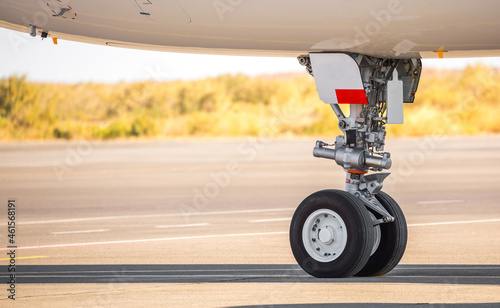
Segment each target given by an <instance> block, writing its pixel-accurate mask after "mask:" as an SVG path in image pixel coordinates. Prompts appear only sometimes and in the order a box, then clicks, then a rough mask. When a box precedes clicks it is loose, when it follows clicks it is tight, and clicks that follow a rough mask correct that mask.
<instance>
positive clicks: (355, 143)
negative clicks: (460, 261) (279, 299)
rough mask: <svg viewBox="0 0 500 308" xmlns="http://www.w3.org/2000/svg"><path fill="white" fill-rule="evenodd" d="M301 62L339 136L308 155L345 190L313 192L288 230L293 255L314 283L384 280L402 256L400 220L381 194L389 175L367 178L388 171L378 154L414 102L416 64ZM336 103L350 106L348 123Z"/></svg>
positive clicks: (338, 56)
mask: <svg viewBox="0 0 500 308" xmlns="http://www.w3.org/2000/svg"><path fill="white" fill-rule="evenodd" d="M299 62H300V63H301V64H302V65H305V66H306V68H307V71H308V72H309V73H310V74H311V75H313V76H314V79H315V82H316V87H317V90H318V94H319V96H320V98H321V100H323V101H324V102H325V103H328V104H330V105H331V107H332V109H333V111H334V112H335V114H336V115H337V117H338V120H339V128H340V129H341V130H342V132H343V133H344V135H341V136H338V137H337V138H336V141H335V144H334V145H328V144H326V143H324V142H322V141H317V142H316V146H315V147H314V150H313V155H314V156H315V157H322V158H327V159H331V160H334V161H335V162H336V163H337V164H338V165H340V166H342V167H343V168H344V170H345V171H346V183H345V191H340V190H323V191H319V192H316V193H313V194H312V195H310V196H309V197H307V198H306V199H304V201H302V203H301V204H300V205H299V207H298V208H297V210H296V211H295V214H294V216H293V218H292V222H291V225H290V244H291V247H292V252H293V255H294V257H295V259H296V260H297V262H298V263H299V265H300V266H301V267H302V268H303V269H304V270H305V271H306V272H307V273H309V274H311V275H313V276H315V277H348V276H352V275H357V276H376V275H383V274H385V273H387V272H389V271H390V270H392V269H393V268H394V267H395V266H396V265H397V264H398V262H399V261H400V260H401V258H402V256H403V253H404V251H405V248H406V240H407V229H406V221H405V218H404V215H403V212H402V211H401V209H400V207H399V206H398V204H397V203H396V201H394V199H392V198H391V197H390V196H389V195H387V194H386V193H384V192H382V191H381V189H382V187H383V181H384V180H385V179H386V178H387V176H388V175H389V173H374V174H370V175H368V174H367V173H368V171H375V172H378V171H382V170H384V169H389V168H390V167H391V166H392V161H391V158H390V153H388V152H383V151H384V145H385V135H386V132H385V125H386V124H396V123H398V124H400V123H402V122H403V113H402V110H403V108H402V105H403V102H413V99H414V96H415V92H416V90H417V86H418V81H419V78H420V73H421V67H422V66H421V62H420V60H418V59H406V60H399V59H379V58H373V57H369V56H364V55H354V54H342V53H317V54H316V53H312V54H310V55H309V56H300V57H299ZM339 103H347V104H350V110H351V114H350V115H349V117H345V116H344V114H343V112H342V110H341V109H340V108H339V106H338V104H339ZM330 146H334V148H330Z"/></svg>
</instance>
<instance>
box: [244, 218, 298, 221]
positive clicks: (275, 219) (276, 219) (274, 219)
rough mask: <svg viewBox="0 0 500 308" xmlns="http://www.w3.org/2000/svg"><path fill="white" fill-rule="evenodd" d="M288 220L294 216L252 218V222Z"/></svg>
mask: <svg viewBox="0 0 500 308" xmlns="http://www.w3.org/2000/svg"><path fill="white" fill-rule="evenodd" d="M286 220H292V218H291V217H287V218H272V219H258V220H250V222H272V221H286Z"/></svg>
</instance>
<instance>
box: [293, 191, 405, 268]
mask: <svg viewBox="0 0 500 308" xmlns="http://www.w3.org/2000/svg"><path fill="white" fill-rule="evenodd" d="M376 198H377V200H379V202H380V203H381V204H382V205H383V206H384V208H385V209H386V210H387V212H389V213H390V214H391V215H392V216H393V217H394V221H393V222H390V223H384V224H377V220H376V219H375V215H374V214H373V213H371V212H370V211H368V209H367V207H366V206H365V205H364V204H363V202H362V201H361V200H359V199H358V198H356V197H354V196H353V195H351V194H350V193H348V192H345V191H341V190H323V191H318V192H316V193H314V194H312V195H310V196H309V197H307V198H306V199H304V201H302V203H301V204H300V205H299V207H298V208H297V210H296V211H295V214H294V215H293V218H292V222H291V225H290V245H291V247H292V252H293V255H294V257H295V259H296V260H297V263H298V264H299V265H300V266H301V267H302V269H304V271H306V272H307V273H309V274H310V275H312V276H315V277H320V278H342V277H349V276H353V275H356V276H378V275H383V274H385V273H387V272H389V271H390V270H392V269H393V268H394V267H395V266H396V265H397V264H398V262H399V261H400V260H401V258H402V256H403V253H404V250H405V248H406V240H407V230H406V221H405V218H404V215H403V212H402V211H401V209H400V208H399V206H398V204H397V203H396V202H395V201H394V199H392V198H391V197H390V196H389V195H387V194H386V193H384V192H379V194H378V195H377V196H376Z"/></svg>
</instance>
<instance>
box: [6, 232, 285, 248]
mask: <svg viewBox="0 0 500 308" xmlns="http://www.w3.org/2000/svg"><path fill="white" fill-rule="evenodd" d="M278 234H288V231H280V232H262V233H240V234H214V235H198V236H181V237H164V238H151V239H139V240H123V241H108V242H91V243H75V244H59V245H42V246H27V247H18V248H17V249H18V250H22V249H39V248H62V247H81V246H95V245H112V244H129V243H147V242H166V241H178V240H193V239H204V238H221V237H240V236H261V235H278ZM8 249H9V248H0V251H3V250H8Z"/></svg>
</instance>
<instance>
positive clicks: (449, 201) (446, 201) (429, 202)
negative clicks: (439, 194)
mask: <svg viewBox="0 0 500 308" xmlns="http://www.w3.org/2000/svg"><path fill="white" fill-rule="evenodd" d="M462 202H464V200H434V201H418V202H417V204H446V203H462Z"/></svg>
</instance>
